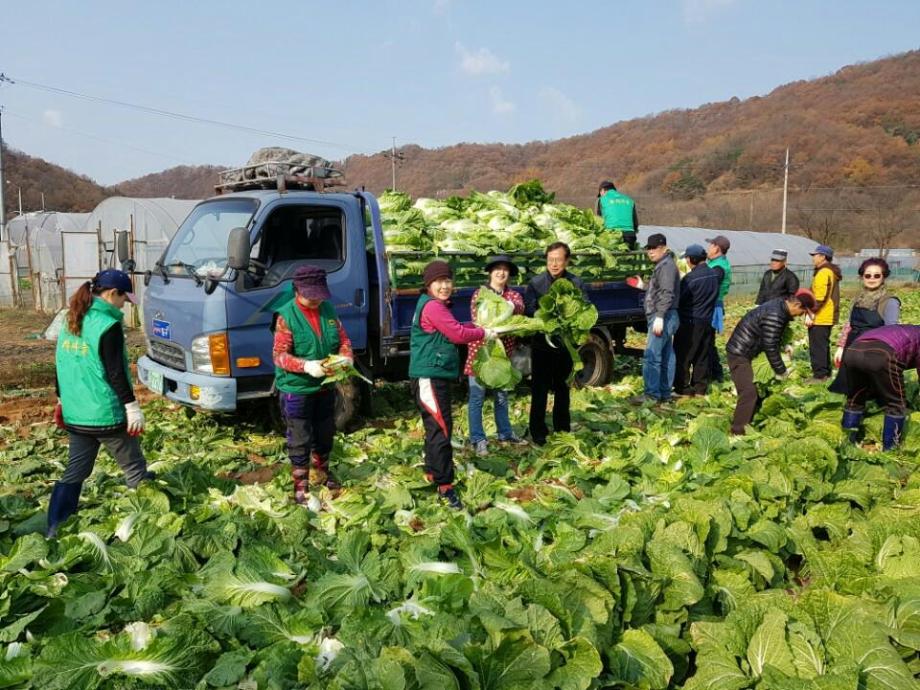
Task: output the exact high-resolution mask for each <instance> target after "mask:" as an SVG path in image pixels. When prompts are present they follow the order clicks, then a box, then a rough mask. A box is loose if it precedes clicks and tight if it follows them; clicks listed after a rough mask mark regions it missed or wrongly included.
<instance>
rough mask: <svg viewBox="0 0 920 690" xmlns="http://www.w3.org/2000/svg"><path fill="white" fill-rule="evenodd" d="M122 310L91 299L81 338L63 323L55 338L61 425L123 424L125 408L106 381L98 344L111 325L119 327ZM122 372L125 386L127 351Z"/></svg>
mask: <svg viewBox="0 0 920 690" xmlns="http://www.w3.org/2000/svg"><path fill="white" fill-rule="evenodd" d="M123 318H124V315H123V314H122V313H121V310H119V309H116V308H115V307H114V306H113V305H111V304H109V303H108V302H106V301H105V300H104V299H100V298H99V297H94V298H93V303H92V305H90V308H89V311H87V312H86V315H85V316H84V317H83V327H82V329H81V335H79V336H77V335H74V334H73V333H71V332H70V330H69V329H68V328H67V322H66V321H65V322H64V326H63V328H61V333H60V335H59V336H58V341H57V351H56V353H55V357H54V359H55V366H56V368H57V379H58V388H60V393H61V406H62V407H63V409H64V421H65V422H66V423H67V424H73V425H75V426H115V425H117V424H123V423H124V421H125V408H124V405H123V404H122V402H121V401H120V400H119V399H118V396H116V395H115V391H114V390H112V387H111V386H110V385H109V382H108V381H106V378H105V369H104V367H103V365H102V359H101V358H100V357H99V340H100V339H101V338H102V336H103V334H104V333H105V332H106V331H107V330H109V329H110V328H111V327H112V326H113V325H114V324H116V323H121V321H122V319H123ZM122 352H123V353H124V358H125V372H126V373H127V374H128V382H129V383H133V382H132V381H131V371H130V369H129V368H128V353H127V350H124V349H123V350H122Z"/></svg>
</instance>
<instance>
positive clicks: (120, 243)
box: [115, 230, 131, 265]
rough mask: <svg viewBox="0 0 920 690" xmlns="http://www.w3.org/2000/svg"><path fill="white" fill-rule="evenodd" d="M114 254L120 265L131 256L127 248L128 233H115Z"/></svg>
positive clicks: (118, 231) (120, 231)
mask: <svg viewBox="0 0 920 690" xmlns="http://www.w3.org/2000/svg"><path fill="white" fill-rule="evenodd" d="M115 253H116V255H117V256H118V263H120V264H122V265H124V263H125V262H126V261H128V260H129V259H128V257H129V256H131V252H130V248H129V247H128V233H127V231H125V230H116V231H115Z"/></svg>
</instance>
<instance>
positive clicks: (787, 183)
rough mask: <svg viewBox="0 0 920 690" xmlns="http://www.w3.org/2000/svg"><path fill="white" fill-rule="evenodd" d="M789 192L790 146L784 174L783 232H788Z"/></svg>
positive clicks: (787, 148)
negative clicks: (787, 208) (787, 209)
mask: <svg viewBox="0 0 920 690" xmlns="http://www.w3.org/2000/svg"><path fill="white" fill-rule="evenodd" d="M788 194H789V147H788V146H787V147H786V173H785V175H784V176H783V229H782V233H783V234H784V235H785V234H786V199H787V196H788Z"/></svg>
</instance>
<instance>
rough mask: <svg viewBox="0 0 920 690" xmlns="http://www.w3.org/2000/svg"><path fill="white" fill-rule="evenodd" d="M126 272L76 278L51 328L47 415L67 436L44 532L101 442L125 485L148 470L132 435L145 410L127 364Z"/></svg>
mask: <svg viewBox="0 0 920 690" xmlns="http://www.w3.org/2000/svg"><path fill="white" fill-rule="evenodd" d="M131 290H132V286H131V278H129V277H128V275H127V274H126V273H123V272H121V271H118V270H115V269H108V270H105V271H102V272H100V273H97V274H96V276H95V277H94V278H93V279H92V280H91V281H87V282H86V283H84V284H83V285H81V286H80V287H79V288H78V289H77V291H76V292H75V293H74V295H73V297H71V298H70V304H69V308H68V311H67V321H66V323H65V324H64V326H63V328H62V329H61V333H60V335H59V336H58V341H57V352H56V354H55V367H56V369H57V389H58V397H59V400H58V404H57V406H56V407H55V410H54V421H55V423H56V424H57V425H58V427H60V428H62V429H65V430H66V431H67V433H68V434H69V436H70V443H69V457H68V460H67V469H66V470H64V475H63V476H62V477H61V478H60V480H58V481H57V482H56V483H55V485H54V488H53V489H52V490H51V500H50V501H49V503H48V532H47V535H48V537H49V538H53V537H55V536H57V531H58V526H59V525H60V524H61V523H62V522H63V521H64V520H66V519H67V518H68V517H69V516H70V515H71V514H73V513H74V512H75V511H76V509H77V504H78V503H79V500H80V491H81V489H82V488H83V482H84V481H85V480H86V478H87V477H89V475H90V473H91V472H92V471H93V465H94V464H95V462H96V456H97V455H98V453H99V446H100V445H103V444H104V445H105V447H106V449H108V451H109V453H110V454H111V455H112V457H113V458H115V461H116V462H117V463H118V465H119V467H121V469H122V471H123V472H124V473H125V480H126V481H127V484H128V486H129V487H132V488H133V487H135V486H137V485H138V484H140V483H141V482H142V481H143V480H144V479H149V478H151V477H152V473H149V472H147V462H146V461H145V460H144V454H143V452H142V451H141V444H140V440H139V439H138V436H139V435H140V433H141V432H142V431H143V430H144V413H143V412H141V407H140V404H139V403H138V402H137V400H135V398H134V386H133V384H132V382H131V373H130V370H129V368H128V353H127V350H126V349H125V334H124V331H123V330H122V318H123V314H122V312H121V309H122V307H124V306H125V302H126V301H128V302H132V303H133V302H134V295H133V294H132V292H131Z"/></svg>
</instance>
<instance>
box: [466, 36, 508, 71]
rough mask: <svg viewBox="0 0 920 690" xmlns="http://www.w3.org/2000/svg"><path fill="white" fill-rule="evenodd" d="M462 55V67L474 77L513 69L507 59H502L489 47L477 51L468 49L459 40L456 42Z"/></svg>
mask: <svg viewBox="0 0 920 690" xmlns="http://www.w3.org/2000/svg"><path fill="white" fill-rule="evenodd" d="M456 48H457V53H458V54H459V55H460V69H461V70H462V71H463V72H465V73H466V74H468V75H470V76H472V77H479V76H482V75H485V74H501V73H502V72H507V71H508V70H510V69H511V65H510V63H509V62H508V61H507V60H502V59H501V58H499V57H498V56H497V55H496V54H495V53H493V52H492V51H491V50H489V49H488V48H480V49H479V50H476V51H470V50H467V49H466V48H465V47H464V46H463V44H462V43H460V42H459V41H458V42H457V44H456Z"/></svg>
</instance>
